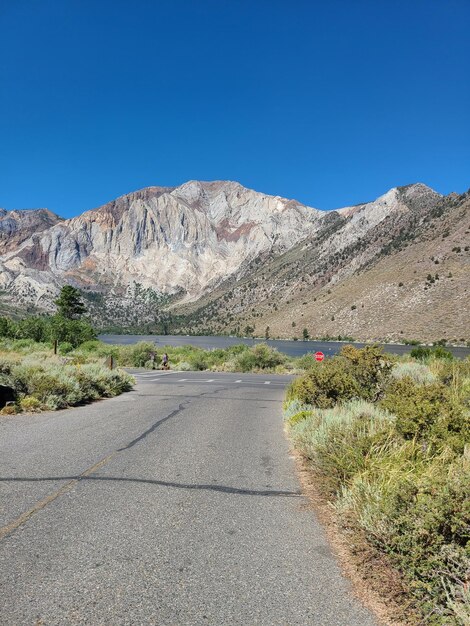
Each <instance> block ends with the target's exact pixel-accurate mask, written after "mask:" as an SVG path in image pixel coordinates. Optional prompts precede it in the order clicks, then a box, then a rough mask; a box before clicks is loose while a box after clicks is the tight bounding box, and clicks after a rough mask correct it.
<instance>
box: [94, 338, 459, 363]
mask: <svg viewBox="0 0 470 626" xmlns="http://www.w3.org/2000/svg"><path fill="white" fill-rule="evenodd" d="M99 339H101V341H104V342H105V343H117V344H124V345H128V344H132V343H137V342H138V341H151V342H154V343H156V345H157V346H159V347H160V348H163V346H165V345H167V346H184V345H188V344H190V345H192V346H196V347H198V348H203V349H205V350H211V349H213V348H228V347H229V346H235V345H237V344H240V343H245V344H247V345H249V346H252V345H253V344H255V343H265V339H247V338H240V337H218V336H194V337H189V336H186V335H100V336H99ZM267 343H268V344H269V345H270V346H272V347H273V348H276V349H277V350H279V351H280V352H284V354H288V355H289V356H303V355H304V354H308V353H313V352H316V351H317V350H321V352H324V354H325V356H327V357H328V356H334V355H335V354H338V352H339V351H340V350H341V348H343V347H344V346H345V345H346V343H345V342H344V341H343V342H342V341H289V340H287V339H269V340H268V341H267ZM350 343H353V345H354V346H357V347H358V348H362V347H364V346H365V345H366V344H364V343H354V342H350ZM382 345H383V348H384V350H385V352H390V353H391V354H407V353H408V352H410V351H411V350H412V349H413V346H405V345H403V344H393V343H386V344H382ZM448 350H450V351H451V352H452V353H453V354H454V356H456V357H457V358H459V359H465V358H466V357H467V356H470V348H464V347H456V348H454V347H449V348H448Z"/></svg>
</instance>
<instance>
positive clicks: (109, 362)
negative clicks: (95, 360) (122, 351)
mask: <svg viewBox="0 0 470 626" xmlns="http://www.w3.org/2000/svg"><path fill="white" fill-rule="evenodd" d="M106 365H107V367H109V369H110V370H113V369H114V357H113V355H112V354H110V355H109V356H108V358H107V359H106Z"/></svg>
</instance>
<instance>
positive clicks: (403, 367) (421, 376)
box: [392, 361, 437, 385]
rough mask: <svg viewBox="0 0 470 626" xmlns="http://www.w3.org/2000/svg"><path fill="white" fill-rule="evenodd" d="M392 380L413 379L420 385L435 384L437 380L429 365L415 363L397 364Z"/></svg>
mask: <svg viewBox="0 0 470 626" xmlns="http://www.w3.org/2000/svg"><path fill="white" fill-rule="evenodd" d="M392 378H395V379H397V380H400V379H401V378H411V380H412V381H413V382H414V383H416V384H418V385H425V384H429V383H433V382H435V381H436V379H437V377H436V375H435V374H433V372H432V371H431V370H430V369H429V367H428V366H427V365H425V364H424V363H416V362H413V361H408V362H405V363H397V364H396V365H395V366H394V367H393V369H392Z"/></svg>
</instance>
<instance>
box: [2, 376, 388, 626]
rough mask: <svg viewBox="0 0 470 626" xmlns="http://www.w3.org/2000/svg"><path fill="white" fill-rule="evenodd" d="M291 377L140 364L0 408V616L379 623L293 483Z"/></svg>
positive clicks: (41, 620) (46, 621) (48, 621)
mask: <svg viewBox="0 0 470 626" xmlns="http://www.w3.org/2000/svg"><path fill="white" fill-rule="evenodd" d="M287 380H288V378H287V377H282V376H255V375H248V374H212V373H210V374H208V373H194V372H191V373H190V372H185V373H173V372H171V373H164V372H146V373H139V374H138V384H137V386H136V389H135V391H133V392H131V393H128V394H124V395H122V396H119V397H117V398H113V399H111V400H105V401H102V402H99V403H95V404H93V405H90V406H86V407H80V408H77V409H71V410H68V411H59V412H55V413H44V414H40V415H30V416H27V415H20V416H16V417H2V418H1V419H0V474H1V479H0V496H1V499H0V624H2V626H3V625H5V626H28V625H35V626H39V625H41V626H67V625H69V624H87V625H89V624H91V625H95V624H96V625H106V626H127V625H129V626H131V625H132V626H138V625H151V624H155V625H158V626H165V625H183V624H184V625H199V624H201V625H207V624H213V625H222V624H243V625H245V626H252V625H255V624H256V625H258V624H261V625H266V626H273V625H279V626H280V625H282V626H286V625H294V624H312V625H314V626H372V625H373V624H375V623H376V622H375V621H374V619H373V617H372V616H371V615H370V614H369V613H368V611H366V610H365V609H364V608H363V607H362V606H361V605H360V604H359V602H358V601H357V600H356V599H355V598H354V597H353V596H352V594H351V592H350V588H349V584H348V582H347V581H346V580H345V579H344V578H343V577H342V575H341V573H340V570H339V567H338V565H337V563H336V561H335V558H334V557H333V555H332V553H331V550H330V548H329V546H328V544H327V542H326V539H325V536H324V533H323V531H322V528H321V527H320V526H319V524H318V522H317V521H316V519H315V517H314V515H313V513H312V511H311V510H310V509H309V507H308V506H307V503H306V500H305V499H304V497H303V496H302V495H301V493H300V487H299V483H298V481H297V478H296V475H295V471H294V462H293V460H292V459H291V458H290V457H289V450H288V444H287V441H286V439H285V436H284V433H283V423H282V416H281V402H282V399H283V395H284V387H285V384H286V382H287Z"/></svg>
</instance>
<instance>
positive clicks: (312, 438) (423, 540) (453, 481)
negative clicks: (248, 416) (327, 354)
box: [285, 346, 470, 626]
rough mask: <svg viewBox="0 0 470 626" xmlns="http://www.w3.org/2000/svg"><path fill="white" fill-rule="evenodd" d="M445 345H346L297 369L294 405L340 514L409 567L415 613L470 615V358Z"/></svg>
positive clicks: (406, 577) (406, 585)
mask: <svg viewBox="0 0 470 626" xmlns="http://www.w3.org/2000/svg"><path fill="white" fill-rule="evenodd" d="M441 356H444V358H439V356H438V357H436V355H433V354H432V353H430V354H426V355H423V354H419V355H417V357H418V360H414V359H411V358H408V359H406V360H405V359H396V358H395V359H393V360H392V358H391V357H390V356H388V355H385V354H383V353H382V352H381V351H380V349H378V348H375V347H370V348H369V347H368V348H364V349H362V350H359V349H356V348H354V347H352V346H347V347H345V348H344V349H343V351H342V352H341V354H340V355H339V356H337V357H334V358H332V359H330V360H328V361H326V362H324V363H322V364H315V366H312V367H311V368H310V369H309V370H307V371H306V372H305V374H303V375H302V376H301V377H299V378H297V379H296V380H295V381H293V383H292V384H291V386H290V388H289V390H288V393H287V399H286V404H285V417H286V420H287V424H288V427H289V431H290V436H291V438H292V441H293V443H294V445H295V447H296V448H297V449H298V450H299V451H300V452H301V454H302V456H303V457H304V459H305V462H306V464H307V467H308V469H309V471H310V472H311V475H312V477H313V479H314V481H315V484H316V485H317V486H318V488H319V490H320V493H321V495H322V498H323V499H324V500H325V501H329V502H331V503H332V504H333V505H334V509H335V512H336V515H337V519H338V522H339V523H340V525H341V526H342V527H343V529H344V530H345V531H346V532H347V533H349V536H350V535H351V533H352V534H353V535H354V536H355V537H359V539H360V540H361V541H363V542H364V544H367V545H368V546H371V547H372V549H373V551H374V552H375V553H378V554H381V555H385V561H386V563H387V566H388V567H390V569H391V570H392V569H393V570H395V571H398V572H399V573H400V576H401V579H402V582H403V589H404V590H405V594H406V597H407V601H406V602H407V605H408V606H409V608H410V610H409V611H408V612H407V621H408V622H409V623H415V624H421V623H423V624H424V623H426V624H429V625H431V624H432V625H435V626H437V625H444V624H445V625H449V626H450V625H452V626H456V625H460V626H468V624H469V623H470V360H469V359H467V360H466V361H453V360H451V359H449V358H448V355H441ZM402 605H403V601H402ZM401 617H402V618H403V615H402V616H401Z"/></svg>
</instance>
